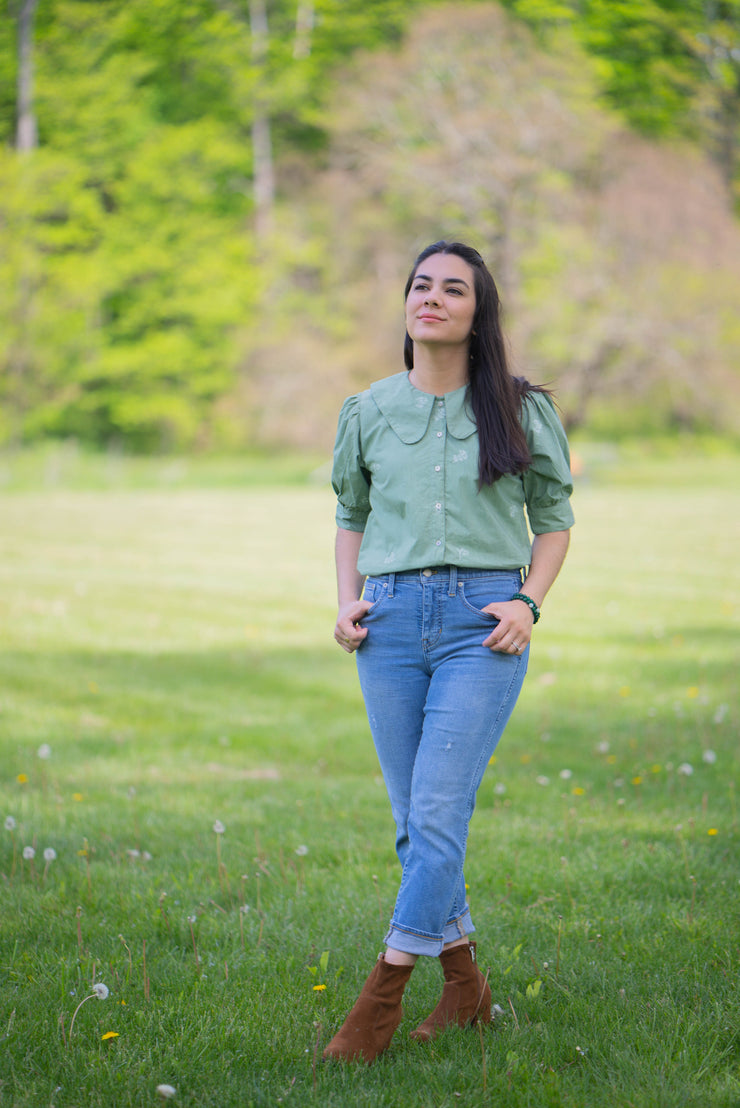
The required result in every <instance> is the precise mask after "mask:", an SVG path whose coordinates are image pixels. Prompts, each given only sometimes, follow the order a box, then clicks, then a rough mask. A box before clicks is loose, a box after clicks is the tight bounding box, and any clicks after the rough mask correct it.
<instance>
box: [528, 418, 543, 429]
mask: <svg viewBox="0 0 740 1108" xmlns="http://www.w3.org/2000/svg"><path fill="white" fill-rule="evenodd" d="M530 426H531V428H532V430H533V431H538V432H539V431H541V430H542V423H541V421H540V420H539V419H533V420H532V422H531V424H530Z"/></svg>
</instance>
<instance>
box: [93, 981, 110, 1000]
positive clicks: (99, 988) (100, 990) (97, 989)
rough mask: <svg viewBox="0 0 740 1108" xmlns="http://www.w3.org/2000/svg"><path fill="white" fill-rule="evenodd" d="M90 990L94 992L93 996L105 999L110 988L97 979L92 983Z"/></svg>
mask: <svg viewBox="0 0 740 1108" xmlns="http://www.w3.org/2000/svg"><path fill="white" fill-rule="evenodd" d="M92 991H93V992H94V993H95V996H96V997H97V998H98V1000H107V999H108V993H109V991H110V990H109V989H108V986H107V985H104V984H103V982H102V981H98V982H96V984H95V985H93V987H92Z"/></svg>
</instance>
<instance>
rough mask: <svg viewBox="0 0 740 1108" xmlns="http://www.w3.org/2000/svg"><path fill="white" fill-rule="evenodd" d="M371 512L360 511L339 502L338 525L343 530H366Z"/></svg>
mask: <svg viewBox="0 0 740 1108" xmlns="http://www.w3.org/2000/svg"><path fill="white" fill-rule="evenodd" d="M369 514H370V513H369V512H362V511H358V510H357V509H356V508H354V509H352V508H345V506H344V505H343V504H339V503H338V504H337V512H336V521H337V527H341V528H342V530H343V531H364V530H365V525H366V523H367V517H368V515H369Z"/></svg>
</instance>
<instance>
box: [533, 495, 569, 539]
mask: <svg viewBox="0 0 740 1108" xmlns="http://www.w3.org/2000/svg"><path fill="white" fill-rule="evenodd" d="M527 515H528V516H529V526H530V527H531V528H532V532H533V534H535V535H544V534H547V533H548V532H549V531H567V530H569V528H571V527H572V526H573V524H574V523H575V517H574V515H573V509H572V508H571V506H570V501H569V500H560V501H558V503H557V504H551V505H549V506H547V507H543V508H532V507H531V506H530V505H528V506H527Z"/></svg>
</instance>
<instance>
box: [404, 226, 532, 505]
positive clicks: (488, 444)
mask: <svg viewBox="0 0 740 1108" xmlns="http://www.w3.org/2000/svg"><path fill="white" fill-rule="evenodd" d="M432 254H457V256H458V257H459V258H462V260H463V261H464V262H467V263H468V265H469V266H470V268H471V269H472V270H473V275H474V286H475V314H474V316H473V333H472V335H471V338H470V366H469V370H468V374H469V381H470V392H469V396H470V403H471V405H472V408H473V415H474V417H475V422H476V424H477V427H478V484H479V486H483V485H492V484H493V483H494V481H498V479H499V477H503V476H504V474H505V473H523V472H524V470H525V469H526V468H527V466H529V464H530V463H531V461H532V456H531V454H530V453H529V447H528V446H527V440H526V437H525V435H524V430H523V429H522V424H521V418H520V417H521V406H522V401H523V399H524V397H525V396H526V395H527V393H528V392H546V391H547V390H546V389H543V388H542V387H541V386H538V385H530V383H529V381H527V380H526V379H525V378H524V377H514V376H513V375H512V374H511V373H510V372H509V367H508V363H507V358H506V343H505V340H504V336H503V332H502V329H501V301H500V299H499V295H498V289H497V288H496V282H495V281H494V279H493V277H492V276H491V274H490V272H489V270H488V268H487V266H486V263H485V262H484V261H483V258H482V257H481V256H480V254H479V253H478V251H477V250H474V249H473V247H472V246H465V244H464V243H462V242H446V241H445V240H444V239H443V240H441V241H440V242H434V243H432V245H431V246H427V247H426V248H425V249H424V250H422V252H421V254H419V257H418V258H417V259H416V261H415V262H414V265H413V268H412V270H411V272H410V274H409V279H408V281H407V282H406V288H405V291H404V297H403V298H404V302H405V301H406V300H407V299H408V295H409V292H410V290H411V285H412V284H413V280H414V276H415V275H416V271H417V270H418V268H419V266H420V265H421V263H422V262H423V261H424V260H425V259H426V258H429V257H431V256H432ZM403 359H404V362H405V363H406V368H407V369H409V370H411V369H413V368H414V344H413V341H412V339H411V338H410V336H409V334H408V332H407V333H406V339H405V341H404V347H403Z"/></svg>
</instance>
